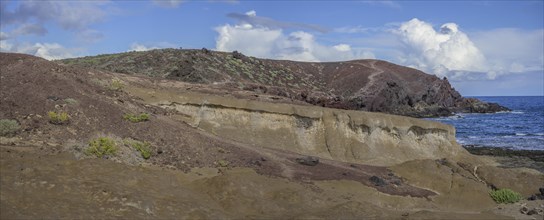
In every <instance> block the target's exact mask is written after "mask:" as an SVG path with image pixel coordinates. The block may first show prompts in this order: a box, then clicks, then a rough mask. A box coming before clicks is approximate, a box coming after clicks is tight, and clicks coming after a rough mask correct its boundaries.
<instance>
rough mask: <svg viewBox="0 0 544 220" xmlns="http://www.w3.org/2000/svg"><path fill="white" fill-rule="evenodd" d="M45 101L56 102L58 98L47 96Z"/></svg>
mask: <svg viewBox="0 0 544 220" xmlns="http://www.w3.org/2000/svg"><path fill="white" fill-rule="evenodd" d="M47 99H49V100H51V101H58V100H59V99H60V98H59V97H57V96H52V95H51V96H47Z"/></svg>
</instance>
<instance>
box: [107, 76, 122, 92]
mask: <svg viewBox="0 0 544 220" xmlns="http://www.w3.org/2000/svg"><path fill="white" fill-rule="evenodd" d="M124 87H125V84H123V82H122V81H121V80H120V79H118V78H113V79H112V80H111V83H110V90H113V91H121V90H123V88H124Z"/></svg>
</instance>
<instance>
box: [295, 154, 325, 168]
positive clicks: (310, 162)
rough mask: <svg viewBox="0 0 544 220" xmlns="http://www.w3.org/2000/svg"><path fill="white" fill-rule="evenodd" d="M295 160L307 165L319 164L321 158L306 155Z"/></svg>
mask: <svg viewBox="0 0 544 220" xmlns="http://www.w3.org/2000/svg"><path fill="white" fill-rule="evenodd" d="M295 160H296V161H297V163H299V164H302V165H306V166H315V165H317V164H319V158H317V157H311V156H306V157H299V158H297V159H295Z"/></svg>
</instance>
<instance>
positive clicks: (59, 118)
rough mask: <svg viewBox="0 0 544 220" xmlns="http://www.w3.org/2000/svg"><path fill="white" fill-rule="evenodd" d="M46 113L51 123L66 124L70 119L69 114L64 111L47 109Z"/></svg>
mask: <svg viewBox="0 0 544 220" xmlns="http://www.w3.org/2000/svg"><path fill="white" fill-rule="evenodd" d="M47 115H48V116H49V122H50V123H51V124H56V125H61V124H67V123H68V122H69V121H70V116H69V115H68V113H66V112H55V111H49V112H47Z"/></svg>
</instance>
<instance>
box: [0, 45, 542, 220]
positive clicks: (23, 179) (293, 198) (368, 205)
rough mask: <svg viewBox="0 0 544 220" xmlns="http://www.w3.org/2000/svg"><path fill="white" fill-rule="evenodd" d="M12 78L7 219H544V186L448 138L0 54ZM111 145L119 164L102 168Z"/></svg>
mask: <svg viewBox="0 0 544 220" xmlns="http://www.w3.org/2000/svg"><path fill="white" fill-rule="evenodd" d="M191 53H196V54H200V55H202V56H204V54H207V52H205V51H195V52H191ZM200 55H198V56H200ZM226 55H228V56H231V54H226ZM248 59H249V58H248ZM150 60H152V59H150ZM236 62H238V61H236ZM263 62H264V61H263ZM136 63H138V62H136ZM136 63H135V65H136ZM98 64H100V63H97V65H98ZM301 65H302V64H301ZM308 65H312V64H308ZM0 72H1V75H0V80H1V87H2V89H1V90H0V101H1V102H0V120H10V121H12V122H13V121H15V123H16V125H17V126H5V127H2V129H5V128H6V127H9V128H10V129H11V130H2V132H0V134H2V136H1V137H0V176H1V178H0V194H1V196H0V210H1V211H0V218H1V219H35V218H46V219H49V218H51V219H74V218H83V219H87V218H123V219H125V218H126V219H149V218H152V219H172V218H176V219H263V218H272V219H292V218H297V219H300V218H311V219H524V218H533V217H535V218H537V219H538V218H542V216H543V215H542V212H541V210H542V207H541V205H542V200H538V199H535V200H527V199H528V198H540V195H541V192H540V191H539V188H542V187H543V185H544V174H543V173H541V172H539V171H537V170H534V169H527V168H503V167H499V165H500V164H498V163H497V162H496V161H494V160H493V158H486V157H480V156H474V155H471V154H469V153H468V152H467V151H466V150H465V149H463V148H462V147H461V146H459V145H458V144H457V143H456V142H455V138H454V137H455V130H454V128H453V127H451V126H448V125H444V124H440V123H437V122H432V121H427V120H419V119H415V118H411V117H403V116H398V115H388V114H383V113H372V112H361V111H350V110H341V109H331V108H322V107H317V106H314V105H310V104H308V103H306V102H302V101H297V100H296V99H291V98H289V97H287V96H280V95H275V94H269V93H263V92H262V91H257V90H244V89H239V88H230V87H226V86H225V85H222V84H220V83H219V84H215V85H214V84H213V83H210V84H206V83H204V84H194V83H187V82H183V81H179V80H171V79H168V77H166V78H161V77H159V78H156V77H146V76H139V75H132V74H119V73H117V72H119V71H117V72H111V71H107V70H97V69H95V68H84V67H80V66H72V65H64V64H58V63H55V62H50V61H46V60H44V59H41V58H37V57H33V56H29V55H22V54H6V53H0ZM245 85H246V84H244V86H245ZM263 88H265V87H263ZM266 88H267V89H268V88H272V87H266ZM267 91H268V90H267ZM49 112H56V113H58V115H61V114H62V113H66V114H67V115H68V117H67V119H66V120H62V119H59V118H53V117H52V116H51V114H50V113H49ZM141 113H146V115H148V117H146V119H145V120H142V121H134V122H133V121H131V120H128V119H127V117H126V115H127V114H131V115H140V114H141ZM2 122H5V121H2ZM3 125H6V124H3ZM4 131H8V132H4ZM97 138H107V139H110V140H113V141H114V142H115V143H116V144H115V147H116V149H117V150H116V152H115V153H113V154H104V155H96V154H89V153H88V152H89V149H90V148H91V146H92V143H93V140H96V139H97ZM131 141H132V142H133V141H140V142H141V143H147V144H148V145H146V146H147V147H148V149H149V152H148V153H149V155H148V157H145V156H143V155H144V154H141V153H142V152H141V151H140V150H141V149H140V148H134V147H131V146H130V145H129V144H127V143H130V142H131ZM494 188H509V189H512V190H514V191H516V192H519V193H520V194H521V195H522V196H523V200H522V201H521V202H520V203H516V204H502V205H498V204H497V203H495V201H493V200H492V199H491V197H490V196H489V193H490V192H491V191H492V190H493V189H494ZM522 204H523V206H522ZM520 209H523V210H526V212H525V213H522V212H521V211H520ZM523 210H522V211H523ZM533 210H534V211H533ZM530 213H531V215H529V214H530Z"/></svg>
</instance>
